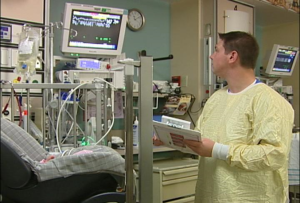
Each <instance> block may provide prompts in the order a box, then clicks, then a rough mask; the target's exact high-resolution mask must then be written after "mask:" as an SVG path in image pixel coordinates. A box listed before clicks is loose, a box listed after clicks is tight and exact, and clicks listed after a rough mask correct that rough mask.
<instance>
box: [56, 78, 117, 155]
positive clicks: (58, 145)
mask: <svg viewBox="0 0 300 203" xmlns="http://www.w3.org/2000/svg"><path fill="white" fill-rule="evenodd" d="M97 80H101V81H103V82H105V83H107V84H108V85H110V86H111V87H113V89H114V90H116V89H117V88H116V87H115V86H114V85H112V84H111V83H109V82H107V81H106V80H104V79H102V78H98V77H96V78H94V81H97ZM85 84H87V83H83V84H80V85H78V86H77V87H76V88H74V89H73V90H72V91H71V92H70V93H69V95H68V97H67V98H66V100H65V102H64V103H63V105H62V106H61V108H60V111H59V114H58V120H57V126H56V142H57V147H58V149H59V151H60V152H62V150H61V146H60V144H59V138H58V136H57V135H58V124H59V119H60V114H61V113H62V110H63V108H64V106H65V105H66V103H67V101H68V100H69V98H70V97H71V95H72V94H73V92H74V91H76V90H77V89H78V88H79V87H81V86H83V85H85ZM111 92H112V99H111V101H112V109H113V107H114V102H113V101H114V96H113V92H114V91H111ZM113 125H114V112H113V111H112V123H111V126H110V128H109V129H108V130H107V132H106V133H105V134H104V135H103V136H102V138H101V139H99V140H98V141H97V142H96V143H95V145H97V144H99V143H100V142H101V141H102V140H103V139H104V138H105V137H106V136H107V135H108V133H109V132H110V131H111V129H112V127H113ZM72 149H74V148H72ZM72 149H71V151H72ZM71 151H70V152H69V154H70V153H71ZM63 154H64V153H63Z"/></svg>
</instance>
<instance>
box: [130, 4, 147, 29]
mask: <svg viewBox="0 0 300 203" xmlns="http://www.w3.org/2000/svg"><path fill="white" fill-rule="evenodd" d="M144 24H145V18H144V16H143V14H142V13H141V11H139V10H137V9H131V10H129V14H128V23H127V25H128V28H129V29H130V30H132V31H138V30H140V29H142V27H143V26H144Z"/></svg>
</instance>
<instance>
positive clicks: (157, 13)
mask: <svg viewBox="0 0 300 203" xmlns="http://www.w3.org/2000/svg"><path fill="white" fill-rule="evenodd" d="M66 2H70V3H79V4H90V5H99V6H107V7H115V8H124V9H131V8H137V9H139V10H141V11H142V12H143V14H144V15H145V19H146V21H145V22H146V23H145V26H144V27H143V29H142V30H140V31H138V32H133V31H131V30H129V29H128V28H126V34H125V40H124V46H123V52H125V53H126V57H127V58H132V59H134V60H138V52H139V51H142V50H146V52H147V55H149V56H153V58H161V57H166V56H169V55H170V54H171V53H170V37H169V36H170V8H169V3H167V2H165V1H161V0H139V1H137V0H114V1H111V0H101V1H97V0H85V1H83V0H69V1H68V0H51V1H50V22H58V21H62V19H63V12H64V4H65V3H66ZM54 34H55V35H54V36H55V37H54V55H56V56H63V54H62V53H61V51H60V45H61V30H58V29H55V33H54ZM153 69H154V70H153V78H154V80H170V61H169V60H165V61H158V62H155V63H154V67H153Z"/></svg>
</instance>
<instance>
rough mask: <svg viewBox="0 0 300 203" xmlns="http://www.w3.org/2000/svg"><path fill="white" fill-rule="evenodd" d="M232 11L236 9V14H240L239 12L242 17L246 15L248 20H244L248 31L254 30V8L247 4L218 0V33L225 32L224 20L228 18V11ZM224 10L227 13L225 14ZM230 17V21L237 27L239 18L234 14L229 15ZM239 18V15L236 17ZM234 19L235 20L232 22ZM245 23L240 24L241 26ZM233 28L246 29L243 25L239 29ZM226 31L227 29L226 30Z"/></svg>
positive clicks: (251, 32)
mask: <svg viewBox="0 0 300 203" xmlns="http://www.w3.org/2000/svg"><path fill="white" fill-rule="evenodd" d="M234 11H238V12H237V13H236V14H238V16H240V15H239V14H241V15H242V16H243V17H244V16H247V18H248V19H249V21H248V22H246V24H247V25H249V33H250V34H253V31H254V25H253V21H254V20H253V19H254V8H253V7H252V6H249V5H245V4H241V3H237V2H233V1H228V0H218V4H217V26H218V32H220V33H225V32H226V27H225V20H228V15H229V14H228V13H231V14H232V13H233V12H234ZM225 12H226V13H227V14H228V15H227V14H225ZM226 18H227V19H226ZM229 18H231V22H232V23H235V25H236V26H237V27H236V28H238V26H239V25H240V21H239V19H236V18H237V17H236V15H235V16H229ZM238 18H240V17H238ZM235 20H236V22H234V21H235ZM243 25H245V22H243V24H241V26H243ZM235 30H240V31H246V30H245V29H244V27H242V28H241V29H235ZM227 31H228V30H227Z"/></svg>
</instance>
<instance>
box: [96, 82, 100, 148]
mask: <svg viewBox="0 0 300 203" xmlns="http://www.w3.org/2000/svg"><path fill="white" fill-rule="evenodd" d="M95 86H96V104H97V109H96V140H97V141H98V140H100V139H101V137H102V109H101V108H102V104H101V88H102V83H101V82H99V84H95ZM99 145H101V143H99Z"/></svg>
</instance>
